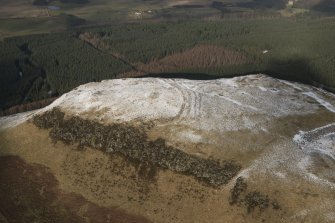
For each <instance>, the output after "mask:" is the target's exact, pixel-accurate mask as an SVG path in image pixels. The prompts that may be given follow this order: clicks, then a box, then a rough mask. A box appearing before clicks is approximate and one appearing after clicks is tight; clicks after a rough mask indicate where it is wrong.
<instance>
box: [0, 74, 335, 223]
mask: <svg viewBox="0 0 335 223" xmlns="http://www.w3.org/2000/svg"><path fill="white" fill-rule="evenodd" d="M334 120H335V95H333V94H331V93H328V92H325V91H323V90H321V89H317V88H314V87H311V86H308V85H304V84H298V83H294V82H287V81H282V80H278V79H274V78H271V77H268V76H265V75H249V76H245V77H237V78H231V79H217V80H202V81H199V80H198V81H195V80H186V79H161V78H143V79H118V80H106V81H102V82H92V83H88V84H85V85H81V86H79V87H77V88H76V89H74V90H73V91H71V92H69V93H66V94H64V95H63V96H61V97H60V98H58V99H57V100H56V101H54V102H53V103H52V104H51V105H49V106H47V107H45V108H43V109H41V110H35V111H32V112H28V113H21V114H17V115H14V116H7V117H2V118H0V142H1V144H0V161H1V162H0V163H1V168H0V179H1V184H0V196H1V197H2V198H3V199H2V201H0V219H1V218H2V219H4V221H6V220H7V221H8V222H14V221H15V222H33V221H39V222H50V219H52V220H53V222H211V223H212V222H223V221H224V222H334V220H335V208H334V207H335V195H334V194H335V193H334V192H335V191H334V190H335V175H334V172H335V171H334V170H335V160H334V157H335V153H334V151H335V147H334V142H335V123H334ZM223 219H224V220H223Z"/></svg>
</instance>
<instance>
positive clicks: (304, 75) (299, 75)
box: [262, 59, 320, 87]
mask: <svg viewBox="0 0 335 223" xmlns="http://www.w3.org/2000/svg"><path fill="white" fill-rule="evenodd" d="M262 73H265V74H267V75H269V76H271V77H275V78H278V79H283V80H288V81H296V82H301V83H304V84H309V85H315V86H317V87H320V84H318V83H319V81H320V80H319V79H320V74H318V72H317V71H316V70H315V69H314V68H313V67H312V66H311V65H310V62H309V61H307V60H306V59H295V60H271V61H269V63H268V64H267V65H266V69H265V70H264V71H262Z"/></svg>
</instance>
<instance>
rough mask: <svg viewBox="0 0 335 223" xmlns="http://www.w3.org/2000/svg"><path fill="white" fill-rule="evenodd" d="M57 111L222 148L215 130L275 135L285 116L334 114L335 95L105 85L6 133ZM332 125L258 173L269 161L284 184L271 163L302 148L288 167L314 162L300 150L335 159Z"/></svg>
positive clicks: (243, 87)
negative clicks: (148, 125)
mask: <svg viewBox="0 0 335 223" xmlns="http://www.w3.org/2000/svg"><path fill="white" fill-rule="evenodd" d="M53 107H60V108H61V109H62V110H64V111H66V112H67V113H69V114H72V115H80V116H81V117H83V118H88V119H92V120H96V121H99V122H103V123H112V122H132V121H136V122H154V123H155V125H156V126H160V130H161V129H162V128H165V129H169V131H164V132H165V133H166V132H169V134H166V135H160V137H163V138H165V139H166V140H167V141H168V142H169V141H170V142H172V143H174V142H176V141H178V142H188V143H190V144H199V143H203V144H211V143H215V142H217V141H216V140H215V139H213V138H211V134H212V133H213V132H215V133H216V134H217V135H220V134H223V133H225V132H228V131H242V130H248V131H253V132H256V133H260V134H262V133H268V131H269V129H270V128H271V124H272V121H273V120H275V119H278V118H283V117H287V116H294V115H297V116H302V115H307V114H313V113H316V112H319V111H328V112H329V113H333V112H335V96H334V95H333V94H331V93H328V92H325V91H322V90H320V89H317V88H314V87H311V86H308V85H304V84H299V83H293V82H288V81H283V80H278V79H275V78H271V77H268V76H265V75H249V76H244V77H236V78H230V79H218V80H208V81H203V80H201V81H196V80H185V79H159V78H145V79H118V80H106V81H102V82H99V83H88V84H85V85H82V86H79V87H77V88H76V89H74V90H73V91H71V92H69V93H67V94H64V95H63V96H62V97H60V98H59V99H57V100H56V101H55V102H54V103H52V104H51V105H49V106H47V107H46V108H43V109H41V110H37V111H33V112H28V113H23V114H18V115H14V116H9V117H3V118H0V129H5V128H8V127H13V126H16V125H18V124H20V123H22V122H25V121H26V120H28V119H29V118H31V117H32V116H33V115H34V114H38V113H41V112H44V111H47V110H50V109H52V108H53ZM181 126H182V127H181ZM333 126H334V124H332V125H331V127H330V128H328V127H324V128H328V130H327V131H323V132H322V131H319V130H313V131H317V132H318V134H321V133H322V134H321V135H318V137H314V135H315V134H314V133H313V131H311V132H306V133H305V132H301V133H300V134H298V135H297V136H296V137H295V142H297V144H298V146H297V145H296V144H294V143H293V140H292V139H289V140H290V142H288V144H289V145H284V147H285V148H289V149H288V150H283V149H273V151H272V150H269V153H266V154H265V155H264V156H263V157H261V158H260V159H259V160H255V162H254V163H253V165H252V167H253V168H254V169H255V168H256V169H257V167H259V165H263V166H264V164H265V163H266V164H267V166H266V167H264V168H265V169H269V170H270V169H271V171H274V175H277V176H278V177H281V178H283V177H284V176H285V173H283V172H281V171H279V170H278V171H277V170H275V168H274V169H273V168H272V167H273V166H276V165H274V163H271V160H273V159H276V160H277V161H278V160H279V161H280V160H281V162H286V161H287V158H283V156H285V153H288V152H290V151H289V150H292V147H296V148H295V150H296V151H297V153H298V154H296V156H295V155H292V157H291V160H290V161H287V162H291V163H293V162H296V163H300V164H302V163H303V161H304V162H305V161H307V159H308V157H307V158H306V157H301V152H300V151H299V149H298V148H299V147H301V148H302V149H303V150H304V151H307V150H309V151H311V150H313V151H318V152H321V153H323V154H326V155H328V156H329V157H331V158H332V159H334V157H335V153H334V138H335V136H334V131H335V130H334V127H333ZM320 132H321V133H320ZM162 134H163V133H162ZM312 136H313V137H312ZM173 141H174V142H173ZM284 144H287V143H286V142H285V143H284ZM277 146H278V145H277ZM292 154H293V153H292ZM306 154H307V153H306ZM306 156H308V155H306ZM285 160H286V161H285ZM278 163H280V162H277V164H278ZM270 166H272V167H271V168H270ZM250 168H251V167H250ZM251 169H252V168H251ZM251 169H249V170H245V171H244V172H242V173H241V174H246V173H247V172H248V171H250V170H251ZM272 169H273V170H272ZM276 171H277V172H276Z"/></svg>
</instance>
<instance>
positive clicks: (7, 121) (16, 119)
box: [0, 111, 36, 130]
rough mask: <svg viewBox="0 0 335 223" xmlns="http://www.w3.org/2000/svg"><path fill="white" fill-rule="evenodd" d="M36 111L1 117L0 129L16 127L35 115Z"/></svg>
mask: <svg viewBox="0 0 335 223" xmlns="http://www.w3.org/2000/svg"><path fill="white" fill-rule="evenodd" d="M35 112H36V111H29V112H24V113H19V114H15V115H10V116H5V117H0V130H4V129H7V128H13V127H16V126H18V125H20V124H22V123H24V122H26V121H27V120H29V119H30V118H32V117H33V115H34V114H35Z"/></svg>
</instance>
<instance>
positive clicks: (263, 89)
mask: <svg viewBox="0 0 335 223" xmlns="http://www.w3.org/2000/svg"><path fill="white" fill-rule="evenodd" d="M258 88H259V89H260V90H261V91H264V92H266V91H268V89H266V88H265V87H262V86H258Z"/></svg>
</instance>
